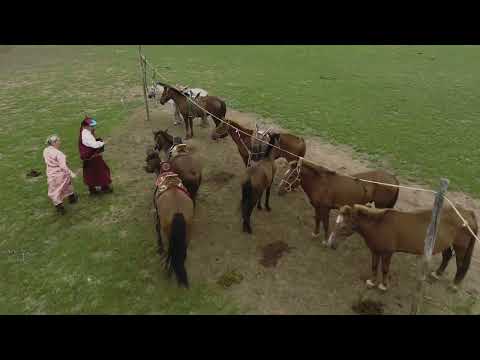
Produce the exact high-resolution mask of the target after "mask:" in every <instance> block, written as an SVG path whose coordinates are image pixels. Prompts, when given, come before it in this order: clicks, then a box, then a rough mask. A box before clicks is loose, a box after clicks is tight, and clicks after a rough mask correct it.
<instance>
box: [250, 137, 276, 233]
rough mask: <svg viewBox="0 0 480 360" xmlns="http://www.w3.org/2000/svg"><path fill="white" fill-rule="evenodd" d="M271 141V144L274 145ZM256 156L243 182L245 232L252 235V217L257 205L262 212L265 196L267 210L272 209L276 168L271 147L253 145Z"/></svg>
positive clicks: (272, 140)
mask: <svg viewBox="0 0 480 360" xmlns="http://www.w3.org/2000/svg"><path fill="white" fill-rule="evenodd" d="M274 141H275V140H274V139H273V138H272V139H271V144H274ZM253 149H254V155H253V156H252V163H251V166H249V167H247V168H246V170H245V176H244V179H243V180H242V202H241V206H242V218H243V231H244V232H247V233H249V234H251V233H252V226H251V224H250V216H251V215H252V211H253V209H254V207H255V204H257V209H258V210H262V204H261V202H262V196H263V192H266V195H265V209H266V210H267V211H271V209H270V204H269V202H270V189H271V187H272V182H273V178H274V177H275V172H276V167H275V161H274V159H273V151H272V147H271V146H268V145H267V146H266V147H264V145H263V144H262V143H260V142H257V143H255V144H253Z"/></svg>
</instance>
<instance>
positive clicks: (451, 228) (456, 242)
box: [328, 205, 478, 291]
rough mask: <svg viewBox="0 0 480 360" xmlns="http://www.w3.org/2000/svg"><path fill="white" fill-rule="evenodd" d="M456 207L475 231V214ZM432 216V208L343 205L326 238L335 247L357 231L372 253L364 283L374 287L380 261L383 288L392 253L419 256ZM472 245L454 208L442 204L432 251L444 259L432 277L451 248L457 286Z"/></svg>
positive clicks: (445, 262) (440, 270)
mask: <svg viewBox="0 0 480 360" xmlns="http://www.w3.org/2000/svg"><path fill="white" fill-rule="evenodd" d="M457 208H458V210H459V212H460V214H462V217H463V218H464V219H465V220H466V221H467V222H468V225H469V226H470V228H471V229H472V230H473V232H474V233H477V232H478V224H477V220H476V218H475V213H474V212H473V211H470V210H465V209H463V208H462V207H460V206H457ZM431 218H432V209H429V210H416V211H410V212H406V211H399V210H393V209H383V210H379V209H372V208H369V207H366V206H362V205H354V206H353V207H350V206H344V207H342V208H341V209H340V212H339V215H338V217H337V220H336V223H335V227H334V229H333V231H332V233H331V235H330V237H329V238H328V246H329V247H331V248H333V249H336V248H337V246H338V244H339V242H341V241H343V240H344V239H345V238H347V237H348V236H350V235H352V234H353V233H354V232H357V233H359V234H360V235H361V236H362V237H363V239H364V240H365V243H366V244H367V246H368V248H369V249H370V251H371V253H372V278H371V279H368V280H367V286H368V287H374V286H376V284H377V274H378V264H379V262H380V261H381V263H382V273H383V280H382V282H381V283H380V284H379V285H378V287H379V289H380V290H383V291H385V290H387V287H388V282H387V278H388V271H389V267H390V260H391V258H392V255H393V254H394V253H395V252H404V253H409V254H416V255H422V254H423V252H424V245H425V235H426V233H427V227H428V225H429V224H430V221H431ZM474 245H475V238H474V237H473V236H472V234H470V232H469V231H468V229H467V228H466V227H465V226H463V222H462V221H461V219H460V218H459V217H458V216H457V214H456V213H455V212H454V210H453V208H452V207H450V206H448V207H443V208H442V210H441V213H440V220H439V227H438V234H437V238H436V241H435V247H434V249H433V254H438V253H440V252H441V253H442V258H443V259H442V263H441V264H440V267H439V268H438V269H437V270H436V271H434V272H433V273H432V276H433V277H434V278H437V279H438V278H439V277H440V276H441V275H442V274H443V272H444V271H445V269H446V267H447V265H448V262H449V261H450V258H451V257H452V255H453V254H452V247H453V250H454V251H455V256H456V260H457V273H456V274H455V279H454V285H453V288H454V289H456V288H457V286H458V285H459V284H460V283H461V281H462V280H463V278H464V277H465V275H466V273H467V271H468V268H469V266H470V261H471V258H472V254H473V247H474Z"/></svg>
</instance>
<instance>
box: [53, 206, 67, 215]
mask: <svg viewBox="0 0 480 360" xmlns="http://www.w3.org/2000/svg"><path fill="white" fill-rule="evenodd" d="M55 207H56V208H57V212H58V213H59V214H60V215H65V213H66V211H65V208H64V207H63V204H58V205H56V206H55Z"/></svg>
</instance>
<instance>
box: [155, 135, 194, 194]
mask: <svg viewBox="0 0 480 360" xmlns="http://www.w3.org/2000/svg"><path fill="white" fill-rule="evenodd" d="M154 139H155V149H157V150H158V151H164V153H165V154H166V155H167V157H168V160H169V161H170V163H171V164H172V169H173V171H174V172H176V173H177V174H178V175H179V176H180V178H181V179H182V181H183V183H184V184H185V187H186V188H187V189H188V191H189V193H190V194H191V196H192V199H193V201H194V203H195V202H196V198H197V193H198V189H199V188H200V185H201V183H202V166H201V164H200V162H199V160H198V159H196V158H195V157H194V156H193V155H192V153H190V152H189V151H188V149H187V148H186V145H185V144H181V143H182V140H181V139H179V141H178V142H179V143H177V144H174V138H173V136H172V135H170V134H169V133H168V130H159V131H156V132H154Z"/></svg>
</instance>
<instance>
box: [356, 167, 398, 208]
mask: <svg viewBox="0 0 480 360" xmlns="http://www.w3.org/2000/svg"><path fill="white" fill-rule="evenodd" d="M354 176H355V177H357V178H359V179H363V180H370V181H375V182H378V183H384V184H391V185H399V184H400V183H399V181H398V179H397V178H396V177H395V175H392V174H390V173H389V172H387V171H385V170H374V171H367V172H363V173H359V174H355V175H354ZM363 185H364V186H365V188H368V189H370V191H371V193H372V199H371V200H372V201H374V202H375V206H376V207H379V208H393V207H394V206H395V204H396V202H397V200H398V193H399V188H397V187H392V186H386V185H380V184H373V183H367V182H364V184H363Z"/></svg>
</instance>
